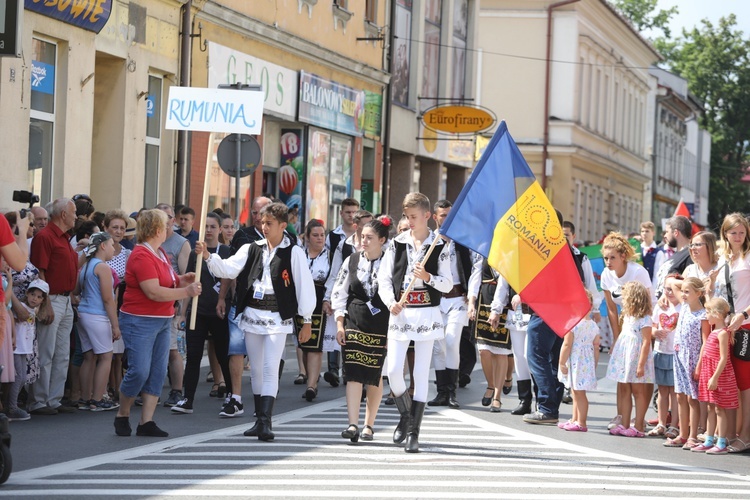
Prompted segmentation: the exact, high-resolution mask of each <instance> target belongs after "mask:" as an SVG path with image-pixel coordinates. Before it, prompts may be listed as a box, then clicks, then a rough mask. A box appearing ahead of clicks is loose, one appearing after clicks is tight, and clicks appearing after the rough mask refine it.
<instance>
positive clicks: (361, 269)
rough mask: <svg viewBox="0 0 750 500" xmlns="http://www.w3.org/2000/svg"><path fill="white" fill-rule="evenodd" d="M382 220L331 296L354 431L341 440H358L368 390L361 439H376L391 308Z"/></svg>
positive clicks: (367, 233)
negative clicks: (381, 283) (383, 287)
mask: <svg viewBox="0 0 750 500" xmlns="http://www.w3.org/2000/svg"><path fill="white" fill-rule="evenodd" d="M389 223H390V221H387V223H386V224H384V223H383V222H381V221H379V220H373V221H370V222H368V223H367V224H366V225H365V227H364V228H363V229H362V251H361V252H357V253H355V254H352V255H351V256H349V257H347V259H346V260H345V261H344V263H343V265H342V266H341V270H340V271H339V274H338V277H337V278H336V284H335V285H334V287H333V293H332V295H331V299H332V304H331V306H332V307H333V310H334V316H335V318H336V322H337V331H336V340H337V341H338V343H339V344H341V346H342V354H343V358H344V371H345V372H346V379H347V385H346V406H347V410H348V416H349V427H347V428H346V430H344V431H343V432H342V433H341V437H343V438H345V439H350V440H351V441H352V442H354V443H356V442H357V441H358V440H359V437H360V432H359V404H360V400H361V397H362V386H363V385H366V386H367V407H366V411H365V425H364V428H363V431H362V439H364V440H365V441H371V440H372V438H373V428H372V426H373V425H374V423H375V416H376V415H377V412H378V406H379V405H380V400H381V398H382V397H383V382H382V378H381V373H382V370H383V362H384V360H385V350H386V345H387V340H388V319H389V312H388V308H387V307H386V306H385V304H383V302H382V300H381V299H380V296H379V295H378V282H377V273H378V270H379V269H380V262H381V258H382V257H383V245H384V244H385V242H386V240H387V239H388V226H389V225H390V224H389Z"/></svg>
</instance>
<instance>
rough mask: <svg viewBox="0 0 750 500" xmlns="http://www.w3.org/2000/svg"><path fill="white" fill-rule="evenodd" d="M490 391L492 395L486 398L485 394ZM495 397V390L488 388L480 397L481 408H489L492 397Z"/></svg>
mask: <svg viewBox="0 0 750 500" xmlns="http://www.w3.org/2000/svg"><path fill="white" fill-rule="evenodd" d="M488 391H492V393H491V394H490V395H489V396H487V392H488ZM494 395H495V388H494V387H488V388H487V390H486V391H484V396H482V406H489V405H490V404H492V396H494Z"/></svg>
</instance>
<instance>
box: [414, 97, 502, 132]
mask: <svg viewBox="0 0 750 500" xmlns="http://www.w3.org/2000/svg"><path fill="white" fill-rule="evenodd" d="M496 122H497V118H496V117H495V114H494V113H493V112H492V111H490V110H489V109H486V108H482V107H479V106H466V105H461V106H458V105H454V104H446V105H439V106H435V107H433V108H430V109H428V110H427V111H425V112H424V113H423V114H422V123H423V124H424V126H425V127H427V128H429V129H431V130H434V131H436V132H445V133H448V134H478V133H480V132H484V131H485V130H489V129H491V128H492V127H494V126H495V123H496Z"/></svg>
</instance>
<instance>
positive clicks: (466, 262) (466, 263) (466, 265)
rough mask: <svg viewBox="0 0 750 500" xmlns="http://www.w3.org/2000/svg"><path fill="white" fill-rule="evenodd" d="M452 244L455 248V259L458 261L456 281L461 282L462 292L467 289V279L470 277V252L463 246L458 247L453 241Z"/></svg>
mask: <svg viewBox="0 0 750 500" xmlns="http://www.w3.org/2000/svg"><path fill="white" fill-rule="evenodd" d="M453 244H454V245H455V246H456V258H457V259H458V262H456V264H457V266H456V267H457V268H458V279H459V280H460V281H461V286H462V287H464V290H468V288H469V278H470V277H471V250H469V249H468V248H466V247H465V246H463V245H459V244H458V243H456V242H455V241H454V242H453Z"/></svg>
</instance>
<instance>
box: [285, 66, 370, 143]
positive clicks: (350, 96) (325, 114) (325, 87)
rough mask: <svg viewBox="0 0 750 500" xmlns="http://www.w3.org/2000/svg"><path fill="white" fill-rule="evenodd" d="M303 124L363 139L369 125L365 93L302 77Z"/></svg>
mask: <svg viewBox="0 0 750 500" xmlns="http://www.w3.org/2000/svg"><path fill="white" fill-rule="evenodd" d="M298 112H299V121H301V122H303V123H309V124H310V125H317V126H319V127H323V128H327V129H328V130H335V131H336V132H341V133H342V134H347V135H353V136H357V137H361V136H362V134H363V129H364V125H365V92H364V91H363V90H356V89H353V88H351V87H347V86H346V85H341V84H339V83H336V82H332V81H329V80H325V79H323V78H319V77H317V76H315V75H313V74H311V73H306V72H304V71H300V73H299V105H298Z"/></svg>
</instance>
